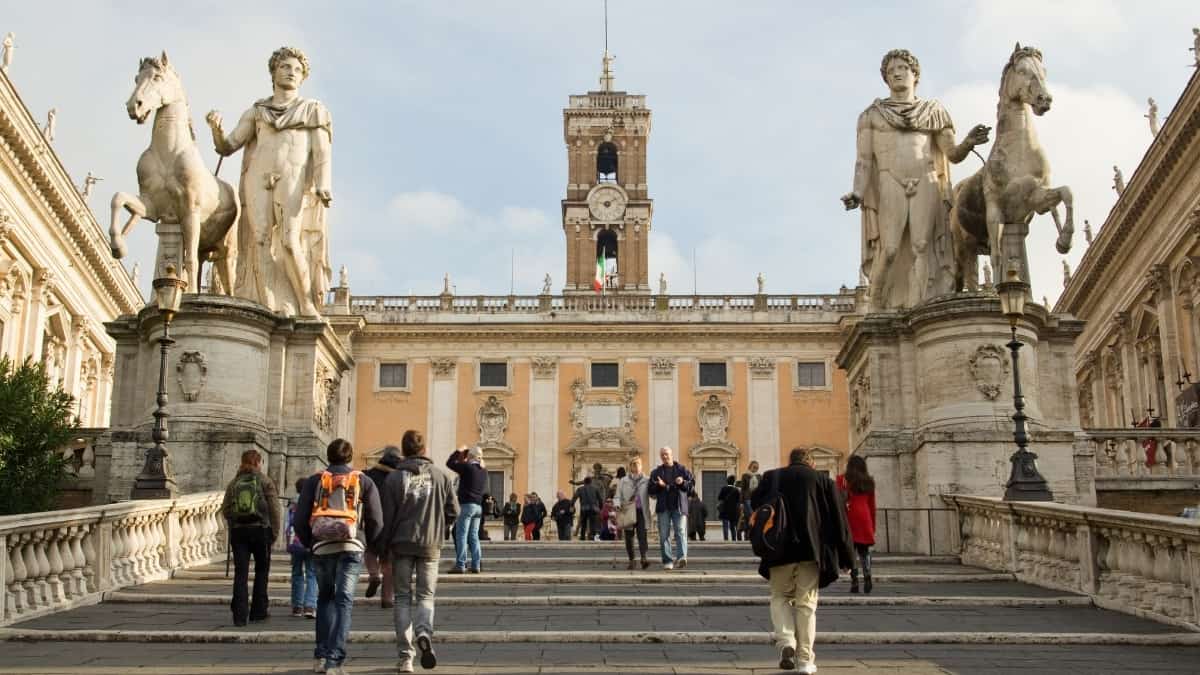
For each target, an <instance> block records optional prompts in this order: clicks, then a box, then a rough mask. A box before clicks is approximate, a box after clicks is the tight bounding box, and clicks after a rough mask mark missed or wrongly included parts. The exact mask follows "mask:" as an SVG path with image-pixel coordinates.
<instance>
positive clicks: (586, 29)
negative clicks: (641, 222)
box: [0, 0, 1200, 301]
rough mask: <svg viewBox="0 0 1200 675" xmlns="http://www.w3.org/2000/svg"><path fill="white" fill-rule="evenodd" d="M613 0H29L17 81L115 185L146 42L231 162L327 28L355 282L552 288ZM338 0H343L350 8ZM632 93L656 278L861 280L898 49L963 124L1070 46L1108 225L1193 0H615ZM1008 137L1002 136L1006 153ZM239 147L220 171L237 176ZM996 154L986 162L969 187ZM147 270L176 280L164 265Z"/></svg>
mask: <svg viewBox="0 0 1200 675" xmlns="http://www.w3.org/2000/svg"><path fill="white" fill-rule="evenodd" d="M601 7H602V3H601V2H600V0H587V1H583V0H570V1H566V0H538V1H528V2H503V3H501V2H485V1H483V0H456V1H455V2H426V3H417V2H393V3H386V4H383V3H380V4H367V3H353V2H351V3H339V4H336V5H334V4H330V3H315V2H289V3H270V4H267V3H246V4H244V5H242V6H241V8H240V9H238V10H236V11H235V10H234V9H233V5H232V4H229V3H219V4H215V5H214V4H212V3H205V4H200V3H188V2H171V3H132V2H128V3H124V2H120V3H118V2H109V3H100V2H97V3H88V4H82V3H70V4H68V3H50V2H46V3H6V4H5V7H4V12H3V14H2V16H0V33H4V32H7V31H10V30H11V31H14V32H15V33H16V36H17V37H16V39H17V51H16V55H15V60H14V64H13V67H12V70H11V71H10V77H11V78H12V80H13V81H14V82H15V84H16V86H17V88H18V90H19V92H20V93H21V96H22V97H23V99H24V100H25V102H26V104H27V105H28V106H29V107H30V108H31V109H32V110H33V111H34V114H35V117H37V118H38V119H42V118H44V115H45V110H46V109H48V108H50V107H57V108H58V112H59V114H58V138H57V140H56V142H55V148H56V150H57V151H58V153H59V154H60V156H61V157H62V159H63V161H64V163H65V165H66V166H67V167H68V170H69V171H70V172H71V174H72V176H74V177H75V179H76V181H77V182H79V181H81V180H82V177H83V176H84V175H85V174H86V173H87V172H88V171H93V172H94V173H96V174H97V175H100V176H102V177H103V178H104V179H105V181H104V182H102V183H100V185H99V186H98V187H97V189H96V191H95V194H94V195H93V197H92V199H91V206H92V208H93V209H94V210H95V211H96V214H97V217H98V219H99V220H100V222H101V223H102V224H103V225H105V227H107V224H108V221H109V214H108V198H109V196H111V194H112V193H113V192H114V191H116V190H127V191H133V190H136V177H135V174H134V167H135V164H136V162H137V157H138V155H139V154H140V153H141V152H142V150H143V149H144V148H145V147H146V145H147V144H148V142H149V127H148V126H141V127H139V126H137V125H135V124H134V123H133V122H131V121H130V120H129V119H128V118H127V117H126V115H125V111H124V102H125V99H126V98H127V97H128V96H129V93H130V91H131V88H132V82H133V76H134V74H135V71H136V66H137V62H138V59H139V58H141V57H143V56H150V55H155V54H157V53H158V52H159V51H161V50H163V49H166V50H167V51H168V53H169V55H170V57H171V61H172V63H173V64H174V65H175V67H176V69H177V70H178V71H179V73H180V75H181V77H182V78H183V82H184V85H185V87H186V88H187V90H188V94H189V97H190V101H191V109H192V114H193V118H194V120H195V124H196V127H197V129H198V130H199V131H201V132H202V133H201V134H200V144H201V147H202V149H203V150H204V153H205V156H206V158H207V160H208V162H209V164H210V166H214V167H215V165H216V156H215V154H214V153H213V152H212V150H211V143H210V141H209V140H208V138H207V136H208V134H207V130H206V128H205V127H204V122H203V115H204V113H205V112H206V111H207V110H209V109H212V108H217V109H219V110H221V111H222V112H223V113H224V115H225V118H226V119H227V120H235V119H236V118H237V116H238V115H240V113H241V112H242V111H243V110H245V109H246V108H247V107H248V106H249V105H250V104H251V102H252V101H253V100H254V99H256V98H260V97H262V96H266V95H268V94H269V93H270V81H269V78H268V74H267V70H266V60H267V57H268V56H269V55H270V53H271V51H273V50H274V49H275V48H276V47H278V46H280V45H283V44H289V45H294V46H297V47H300V48H302V49H303V50H304V51H305V52H306V53H307V54H308V57H309V59H310V61H311V63H312V67H313V72H312V75H311V77H310V78H309V80H308V82H306V83H305V85H304V88H303V90H302V93H303V94H304V95H307V96H311V97H315V98H319V99H321V100H322V101H324V102H325V103H326V105H327V106H328V107H329V108H330V110H331V111H332V113H333V119H334V143H333V151H334V208H333V209H332V210H331V212H330V228H331V242H332V243H331V255H332V259H333V262H334V265H335V267H336V266H340V265H342V264H345V265H346V266H347V267H348V268H349V273H350V279H351V286H352V289H353V291H354V292H355V293H356V294H396V295H403V294H408V293H410V292H412V293H416V294H434V293H436V292H438V291H439V290H440V288H441V278H442V275H443V274H444V273H446V272H449V273H450V275H451V278H452V280H453V282H454V284H455V286H456V290H457V292H459V293H462V294H467V293H494V294H505V293H507V292H508V289H509V283H510V255H511V252H513V251H515V258H516V267H517V269H516V275H515V287H516V291H517V292H518V293H534V292H536V291H537V290H538V289H539V288H540V286H541V280H542V277H543V276H544V274H545V273H547V272H549V273H550V274H551V275H552V277H553V279H554V285H555V288H559V287H561V283H562V279H563V269H564V266H565V261H564V254H563V250H564V246H563V234H562V231H561V226H560V215H559V214H560V205H559V202H560V200H561V199H562V196H563V193H564V190H565V185H566V176H565V169H566V153H565V151H564V146H563V140H562V108H563V107H564V106H565V105H566V102H567V96H568V95H570V94H578V93H583V92H585V91H587V90H589V89H594V88H596V79H597V76H598V74H599V67H600V56H601V53H602V50H603V39H604V36H603V19H602V10H601ZM331 8H332V9H331ZM609 12H610V17H609V24H610V33H609V48H610V51H611V52H612V53H613V54H615V55H616V57H617V61H616V75H617V85H618V88H620V89H624V90H626V91H630V92H633V93H640V94H645V95H646V96H647V97H648V105H649V107H650V108H651V109H652V110H653V111H654V121H653V130H652V133H651V137H650V141H649V166H648V174H649V177H648V183H649V186H650V193H651V196H652V197H653V198H654V199H655V212H654V221H653V230H652V233H651V239H650V242H651V243H650V267H651V276H652V278H657V276H658V273H659V272H660V271H661V272H664V273H665V274H666V276H667V278H668V282H669V285H670V290H671V291H672V292H680V293H682V292H691V289H692V278H693V270H692V252H693V250H695V257H696V261H697V270H696V274H695V277H696V279H697V282H696V284H697V287H698V291H699V292H701V293H720V292H734V293H749V292H753V290H754V288H755V282H754V279H755V276H756V275H757V274H758V273H759V272H762V273H763V274H764V276H765V277H766V286H767V290H768V292H773V293H820V292H835V291H836V290H837V288H838V287H839V286H841V285H843V284H845V285H848V286H852V285H854V284H855V283H856V281H857V268H858V256H859V251H858V247H859V229H858V228H859V219H858V214H857V213H846V212H845V211H844V210H843V209H842V206H841V203H840V202H839V201H838V196H839V195H841V194H843V193H844V192H846V191H847V190H848V189H849V187H850V181H851V175H852V169H853V160H854V123H855V119H856V117H857V115H858V113H859V112H861V111H862V110H863V108H865V107H866V106H867V105H868V104H869V103H870V102H871V100H872V99H874V98H876V97H878V96H883V95H885V93H886V90H885V87H884V85H883V82H882V81H881V80H880V77H879V74H878V68H879V59H880V57H881V56H882V54H883V53H884V52H885V51H887V50H888V49H891V48H893V47H906V48H908V49H911V50H912V51H913V52H915V53H916V54H917V56H918V57H919V58H920V60H921V67H922V76H921V82H920V85H919V87H918V94H919V95H921V96H924V97H934V98H939V99H941V100H942V102H943V103H944V104H945V105H946V107H947V108H948V109H949V111H950V114H951V116H952V117H953V118H954V120H955V122H956V125H957V127H958V129H959V134H960V136H961V134H962V133H965V131H966V130H967V129H969V128H970V126H971V125H973V124H975V123H977V122H983V123H986V124H989V125H994V118H995V101H996V90H997V86H998V83H999V75H1000V70H1001V67H1002V66H1003V64H1004V63H1005V61H1006V60H1007V58H1008V54H1009V53H1010V52H1011V50H1012V46H1013V43H1014V42H1018V41H1019V42H1021V43H1022V44H1031V45H1034V46H1038V47H1040V48H1041V49H1042V51H1043V52H1044V54H1045V63H1046V66H1047V70H1048V73H1049V85H1050V87H1051V90H1052V92H1053V93H1054V95H1055V107H1054V109H1053V110H1051V111H1050V112H1049V113H1048V114H1047V115H1046V116H1045V117H1044V118H1041V119H1039V121H1038V124H1039V126H1038V130H1039V133H1040V135H1041V139H1042V142H1043V145H1044V146H1045V147H1046V148H1047V150H1048V152H1049V153H1050V161H1051V164H1052V167H1053V170H1054V174H1055V176H1054V183H1055V184H1056V185H1057V184H1066V185H1069V186H1070V187H1071V188H1072V189H1073V191H1074V193H1075V195H1076V204H1077V218H1078V221H1079V222H1078V223H1077V228H1078V230H1079V234H1078V235H1077V242H1076V247H1075V249H1074V250H1073V251H1072V253H1071V254H1070V255H1069V256H1068V257H1067V259H1068V260H1069V261H1070V263H1071V265H1072V267H1074V265H1075V263H1076V261H1077V260H1078V258H1079V257H1080V255H1081V253H1082V251H1083V248H1084V244H1083V237H1082V220H1083V219H1084V218H1088V219H1089V220H1091V221H1092V224H1093V226H1095V227H1098V226H1099V224H1100V223H1101V222H1103V220H1104V219H1105V217H1106V216H1107V214H1108V211H1109V209H1110V207H1111V206H1112V203H1113V201H1114V200H1115V196H1116V195H1115V194H1114V193H1113V191H1112V189H1111V188H1110V185H1111V176H1112V169H1111V167H1112V165H1113V164H1117V165H1120V166H1121V168H1122V170H1123V171H1124V172H1125V176H1126V179H1127V180H1128V179H1130V178H1132V174H1133V172H1134V168H1135V167H1136V164H1137V162H1138V160H1139V159H1140V158H1141V155H1142V153H1143V152H1144V151H1145V149H1146V148H1147V147H1148V145H1149V143H1150V141H1151V137H1150V133H1149V131H1148V129H1147V125H1146V120H1145V119H1144V118H1142V114H1143V113H1144V112H1145V107H1146V98H1147V97H1149V96H1153V97H1155V98H1156V99H1157V100H1158V103H1159V106H1160V115H1162V116H1166V115H1167V114H1169V112H1170V108H1171V106H1172V105H1173V104H1174V102H1175V100H1176V99H1177V97H1178V96H1179V93H1180V92H1181V91H1182V89H1183V87H1184V86H1185V85H1186V83H1187V79H1188V77H1189V76H1190V75H1191V72H1192V71H1191V70H1190V69H1189V68H1188V67H1187V65H1188V64H1189V63H1190V62H1191V55H1190V52H1188V51H1187V48H1188V47H1189V46H1190V45H1191V30H1190V29H1191V26H1193V25H1198V24H1200V8H1198V6H1197V4H1196V3H1195V2H1194V1H1161V2H1154V3H1128V2H1112V1H1107V0H1089V1H1082V2H1066V1H1059V2H1055V1H1053V0H1041V1H1026V0H1015V1H1009V2H1003V3H1001V2H949V1H934V2H908V3H882V2H879V3H844V4H842V5H840V6H836V7H834V6H832V4H831V3H830V4H816V3H799V2H783V1H782V0H780V1H774V2H767V1H760V0H749V1H746V2H738V3H729V2H715V1H709V0H688V1H683V0H672V1H664V2H655V1H646V0H643V1H641V2H637V1H635V0H611V1H610V9H609ZM981 151H983V152H984V154H985V155H986V148H982V149H981ZM237 166H238V163H237V162H236V161H234V162H226V165H225V166H224V167H223V168H222V170H221V176H222V177H223V178H225V179H227V180H234V179H236V175H237ZM978 166H979V161H978V160H977V159H975V158H974V156H971V157H968V159H967V160H965V161H964V162H963V163H962V164H960V165H958V166H956V167H955V168H954V170H953V175H954V178H955V180H956V181H957V180H961V179H962V178H965V177H966V176H967V175H969V173H971V172H974V171H975V170H976V169H977V168H978ZM1033 230H1034V234H1032V235H1031V237H1030V248H1031V258H1032V260H1033V263H1034V270H1033V276H1034V286H1035V289H1034V293H1035V295H1037V296H1039V297H1040V296H1041V295H1047V296H1049V298H1050V299H1051V300H1052V301H1053V300H1054V298H1055V297H1056V296H1057V294H1058V292H1059V291H1060V290H1061V288H1062V268H1061V263H1060V260H1061V257H1060V256H1058V255H1057V254H1056V253H1054V250H1053V243H1052V242H1053V238H1054V237H1053V224H1052V223H1051V222H1050V220H1049V218H1048V217H1044V218H1038V219H1037V220H1035V222H1034V226H1033ZM153 246H154V236H153V227H152V225H150V224H149V223H143V224H141V225H139V226H138V229H137V230H136V231H135V234H134V236H133V238H132V240H131V250H132V254H131V257H130V258H128V259H127V261H126V262H127V264H129V265H132V263H133V261H135V260H141V261H143V267H144V268H147V269H148V268H149V267H150V264H149V263H150V262H151V258H152V256H153ZM142 281H143V285H146V286H148V285H149V283H148V282H149V280H148V279H143V280H142Z"/></svg>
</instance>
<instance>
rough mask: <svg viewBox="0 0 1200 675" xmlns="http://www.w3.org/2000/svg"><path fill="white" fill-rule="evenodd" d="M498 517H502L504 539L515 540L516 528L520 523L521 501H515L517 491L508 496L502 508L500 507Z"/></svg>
mask: <svg viewBox="0 0 1200 675" xmlns="http://www.w3.org/2000/svg"><path fill="white" fill-rule="evenodd" d="M500 517H501V518H503V519H504V541H516V540H517V528H518V527H520V525H521V502H519V501H517V493H515V492H514V493H512V494H510V495H509V496H508V501H507V502H504V508H502V509H500Z"/></svg>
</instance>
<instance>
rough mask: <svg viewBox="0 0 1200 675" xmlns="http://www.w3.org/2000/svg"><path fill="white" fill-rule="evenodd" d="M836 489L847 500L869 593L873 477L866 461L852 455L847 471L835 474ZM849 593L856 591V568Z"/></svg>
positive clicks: (866, 589) (851, 572) (853, 571)
mask: <svg viewBox="0 0 1200 675" xmlns="http://www.w3.org/2000/svg"><path fill="white" fill-rule="evenodd" d="M837 485H838V489H840V490H841V491H842V495H843V496H844V497H845V499H846V515H847V518H846V520H847V521H848V522H849V524H850V538H851V539H853V540H854V552H855V553H856V554H857V556H858V560H859V563H860V564H861V565H862V568H863V590H864V591H866V592H867V593H870V592H871V547H872V546H874V545H875V479H874V478H871V474H869V473H867V460H866V459H864V458H863V457H862V456H861V455H851V456H850V460H849V461H848V462H846V473H844V474H842V475H840V476H838V479H837ZM850 592H851V593H857V592H858V567H857V566H856V567H854V568H853V569H851V570H850Z"/></svg>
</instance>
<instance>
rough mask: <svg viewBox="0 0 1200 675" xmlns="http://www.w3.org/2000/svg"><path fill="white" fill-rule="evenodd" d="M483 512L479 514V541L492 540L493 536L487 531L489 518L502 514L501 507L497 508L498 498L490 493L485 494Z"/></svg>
mask: <svg viewBox="0 0 1200 675" xmlns="http://www.w3.org/2000/svg"><path fill="white" fill-rule="evenodd" d="M481 506H482V507H483V510H482V513H480V514H479V541H491V540H492V536H491V535H490V534H488V531H487V520H488V518H496V517H498V516H499V515H500V509H498V508H496V500H495V499H492V496H491V495H489V494H485V495H483V504H481Z"/></svg>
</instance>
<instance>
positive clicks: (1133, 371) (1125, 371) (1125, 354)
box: [1113, 312, 1146, 427]
mask: <svg viewBox="0 0 1200 675" xmlns="http://www.w3.org/2000/svg"><path fill="white" fill-rule="evenodd" d="M1113 324H1114V325H1115V326H1116V327H1117V334H1118V336H1119V341H1118V343H1117V344H1118V345H1119V349H1120V350H1121V351H1120V357H1121V373H1122V378H1121V385H1122V386H1121V391H1122V392H1123V393H1124V394H1125V397H1124V398H1125V401H1124V404H1125V408H1127V409H1126V410H1120V411H1118V413H1119V414H1118V417H1119V419H1121V420H1124V419H1125V416H1126V415H1129V414H1130V413H1131V412H1132V413H1133V414H1134V415H1137V413H1138V409H1139V403H1138V402H1139V401H1143V402H1144V401H1145V400H1146V397H1145V394H1144V393H1143V391H1142V386H1141V378H1139V377H1138V372H1139V371H1138V358H1137V352H1136V347H1135V345H1134V343H1133V335H1132V331H1131V330H1130V327H1129V312H1117V313H1116V315H1114V316H1113ZM1117 404H1118V405H1120V404H1121V402H1120V401H1118V403H1117ZM1133 421H1134V422H1136V421H1137V420H1133ZM1114 426H1121V427H1123V426H1127V425H1126V424H1117V425H1114Z"/></svg>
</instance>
